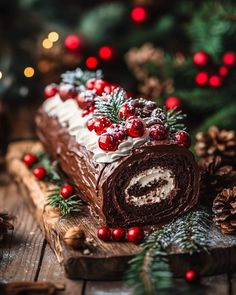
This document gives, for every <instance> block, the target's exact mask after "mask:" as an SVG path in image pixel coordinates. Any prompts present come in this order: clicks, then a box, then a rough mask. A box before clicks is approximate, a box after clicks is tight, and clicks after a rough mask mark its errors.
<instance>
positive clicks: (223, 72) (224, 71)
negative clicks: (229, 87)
mask: <svg viewBox="0 0 236 295" xmlns="http://www.w3.org/2000/svg"><path fill="white" fill-rule="evenodd" d="M218 73H219V75H220V76H221V77H226V76H227V75H228V73H229V70H228V68H227V67H226V66H221V67H219V71H218Z"/></svg>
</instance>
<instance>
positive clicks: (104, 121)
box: [93, 116, 112, 135]
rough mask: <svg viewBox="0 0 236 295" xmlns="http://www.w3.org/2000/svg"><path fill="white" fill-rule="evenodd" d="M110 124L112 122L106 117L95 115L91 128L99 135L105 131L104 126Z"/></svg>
mask: <svg viewBox="0 0 236 295" xmlns="http://www.w3.org/2000/svg"><path fill="white" fill-rule="evenodd" d="M111 124H112V123H111V121H110V120H109V119H108V118H107V117H105V116H101V117H97V118H95V122H94V124H93V129H94V130H95V132H96V133H97V134H98V135H101V134H102V133H104V132H105V128H106V127H109V126H111Z"/></svg>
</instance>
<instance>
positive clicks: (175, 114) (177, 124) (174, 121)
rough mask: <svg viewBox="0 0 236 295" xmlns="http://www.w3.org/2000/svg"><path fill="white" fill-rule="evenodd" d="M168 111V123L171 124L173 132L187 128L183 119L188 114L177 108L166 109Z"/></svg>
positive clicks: (170, 128)
mask: <svg viewBox="0 0 236 295" xmlns="http://www.w3.org/2000/svg"><path fill="white" fill-rule="evenodd" d="M165 111H166V123H167V125H168V126H169V130H170V131H171V132H176V131H178V130H185V129H186V127H185V125H184V124H183V123H182V121H183V120H184V119H185V118H186V114H183V112H182V111H181V110H180V111H177V110H176V108H173V109H169V110H165Z"/></svg>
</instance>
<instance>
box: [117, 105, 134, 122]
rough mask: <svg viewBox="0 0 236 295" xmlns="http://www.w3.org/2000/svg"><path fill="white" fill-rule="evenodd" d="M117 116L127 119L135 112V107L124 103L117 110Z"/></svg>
mask: <svg viewBox="0 0 236 295" xmlns="http://www.w3.org/2000/svg"><path fill="white" fill-rule="evenodd" d="M118 114H119V117H120V118H121V119H127V118H129V117H131V116H133V115H134V114H135V108H134V107H133V106H131V105H130V104H128V103H124V104H123V105H122V106H121V107H120V110H119V113H118Z"/></svg>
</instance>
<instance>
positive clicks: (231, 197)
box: [213, 186, 236, 234]
mask: <svg viewBox="0 0 236 295" xmlns="http://www.w3.org/2000/svg"><path fill="white" fill-rule="evenodd" d="M213 213H214V214H215V217H214V222H215V223H216V225H217V226H218V227H219V229H220V230H221V232H222V233H225V234H232V233H235V232H236V186H234V187H233V188H232V189H224V190H223V191H222V192H220V193H219V194H218V195H217V197H216V198H215V200H214V203H213Z"/></svg>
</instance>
